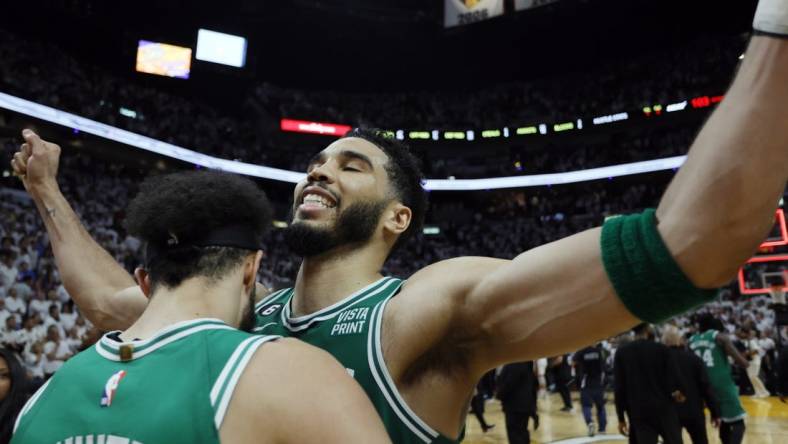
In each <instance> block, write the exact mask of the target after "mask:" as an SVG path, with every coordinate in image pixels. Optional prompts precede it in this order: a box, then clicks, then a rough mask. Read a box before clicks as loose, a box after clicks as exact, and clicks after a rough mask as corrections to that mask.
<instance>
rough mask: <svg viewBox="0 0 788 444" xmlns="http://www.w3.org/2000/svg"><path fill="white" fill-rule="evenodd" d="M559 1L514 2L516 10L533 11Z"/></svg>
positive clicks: (523, 0) (524, 0)
mask: <svg viewBox="0 0 788 444" xmlns="http://www.w3.org/2000/svg"><path fill="white" fill-rule="evenodd" d="M557 1H558V0H514V10H515V11H521V10H523V9H533V8H538V7H540V6H545V5H549V4H550V3H555V2H557Z"/></svg>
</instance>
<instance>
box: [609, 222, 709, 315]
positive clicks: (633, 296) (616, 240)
mask: <svg viewBox="0 0 788 444" xmlns="http://www.w3.org/2000/svg"><path fill="white" fill-rule="evenodd" d="M655 213H656V212H655V211H654V209H648V210H646V211H644V212H643V213H640V214H631V215H628V216H620V217H613V218H610V219H608V220H607V221H605V224H604V225H603V226H602V240H601V243H602V262H603V263H604V264H605V271H606V272H607V275H608V277H609V278H610V282H612V283H613V288H615V290H616V293H617V294H618V297H619V299H621V302H623V303H624V306H626V307H627V310H629V311H630V312H631V313H632V314H633V315H635V316H636V317H638V318H639V319H642V320H643V321H646V322H651V323H659V322H662V321H665V320H667V319H670V318H671V317H673V316H676V315H678V314H680V313H683V312H685V311H687V310H689V309H691V308H693V307H696V306H698V305H701V304H704V303H706V302H709V301H711V300H713V299H714V298H715V297H716V295H717V290H716V289H713V290H706V289H701V288H697V287H695V285H694V284H693V283H692V282H690V280H689V279H688V278H687V276H686V275H685V274H684V272H683V271H681V269H680V268H679V266H678V264H676V261H675V260H674V259H673V256H672V255H671V254H670V251H668V248H667V247H666V246H665V242H663V240H662V236H660V234H659V231H657V218H656V215H655Z"/></svg>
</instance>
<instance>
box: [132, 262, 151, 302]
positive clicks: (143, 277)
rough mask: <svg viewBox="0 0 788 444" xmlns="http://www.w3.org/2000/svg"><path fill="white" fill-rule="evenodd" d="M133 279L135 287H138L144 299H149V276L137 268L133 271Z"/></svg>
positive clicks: (143, 270) (142, 269)
mask: <svg viewBox="0 0 788 444" xmlns="http://www.w3.org/2000/svg"><path fill="white" fill-rule="evenodd" d="M134 278H135V279H136V280H137V285H139V286H140V290H142V293H143V294H144V295H145V297H147V298H150V297H151V285H150V275H149V274H148V272H147V271H145V269H144V268H142V267H137V268H136V269H135V270H134Z"/></svg>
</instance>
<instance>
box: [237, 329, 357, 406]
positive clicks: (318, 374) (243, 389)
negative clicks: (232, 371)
mask: <svg viewBox="0 0 788 444" xmlns="http://www.w3.org/2000/svg"><path fill="white" fill-rule="evenodd" d="M350 384H355V382H354V381H353V379H352V377H351V376H350V374H349V373H348V372H347V370H346V369H345V368H344V367H342V366H341V365H340V364H339V362H338V361H337V360H336V359H335V358H334V357H333V356H331V355H330V354H329V353H327V352H325V351H323V350H321V349H319V348H317V347H314V346H311V345H309V344H306V343H304V342H302V341H299V340H297V339H292V338H280V339H278V340H276V341H270V342H267V343H266V344H265V345H264V346H262V347H260V348H259V349H258V350H257V352H256V353H255V354H254V356H253V357H252V358H251V360H250V361H249V364H248V366H247V368H246V370H245V371H244V375H243V377H242V379H241V381H240V383H239V386H238V389H237V390H236V392H237V393H239V394H240V396H241V397H242V398H244V399H245V401H244V400H241V401H240V402H242V403H243V404H245V405H246V407H247V408H248V409H249V411H251V412H253V415H255V416H258V417H260V418H263V417H270V416H271V412H272V410H276V409H282V407H283V405H288V406H289V408H290V409H298V408H306V407H308V406H309V405H311V404H313V403H314V401H315V399H316V398H315V397H316V396H317V395H316V394H317V393H319V396H320V399H321V400H323V401H328V400H329V399H330V398H332V397H336V396H341V394H342V392H343V390H347V389H348V387H349V386H350ZM321 402H322V401H321Z"/></svg>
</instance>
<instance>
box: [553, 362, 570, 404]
mask: <svg viewBox="0 0 788 444" xmlns="http://www.w3.org/2000/svg"><path fill="white" fill-rule="evenodd" d="M550 371H551V372H552V373H553V382H554V383H555V390H556V391H557V392H558V394H559V395H561V401H563V403H564V406H563V407H562V408H561V411H562V412H571V411H572V395H571V393H570V392H569V384H570V383H571V382H572V367H570V366H569V362H568V355H560V356H556V357H554V358H552V359H551V360H550Z"/></svg>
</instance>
